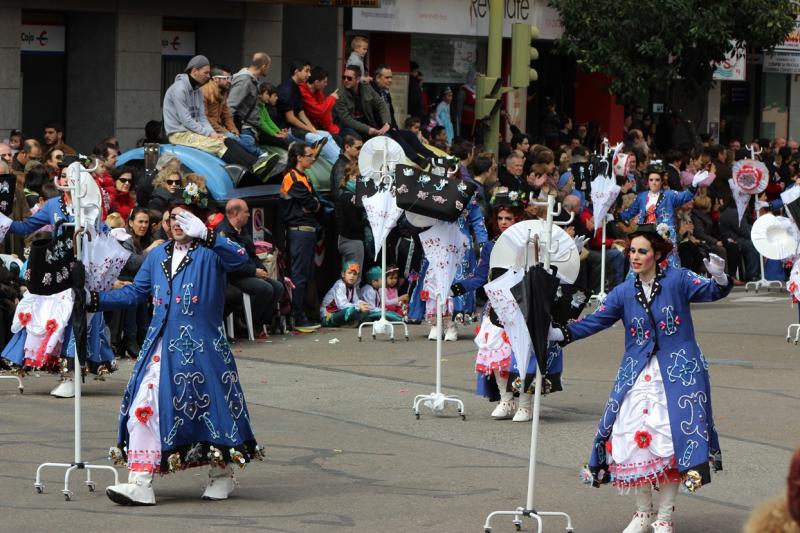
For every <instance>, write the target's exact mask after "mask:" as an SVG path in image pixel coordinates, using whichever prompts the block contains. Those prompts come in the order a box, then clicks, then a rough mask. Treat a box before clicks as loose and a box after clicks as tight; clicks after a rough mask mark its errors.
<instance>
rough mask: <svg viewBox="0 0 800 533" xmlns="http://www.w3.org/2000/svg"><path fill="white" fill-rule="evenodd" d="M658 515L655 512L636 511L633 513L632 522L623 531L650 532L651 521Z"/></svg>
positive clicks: (629, 532) (631, 532)
mask: <svg viewBox="0 0 800 533" xmlns="http://www.w3.org/2000/svg"><path fill="white" fill-rule="evenodd" d="M655 517H656V514H655V513H653V512H649V513H648V512H644V511H636V512H635V513H633V518H631V523H630V524H628V527H626V528H625V529H624V530H623V531H622V533H650V523H651V522H652V521H653V519H654V518H655Z"/></svg>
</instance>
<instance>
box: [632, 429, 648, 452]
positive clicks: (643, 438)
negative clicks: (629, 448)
mask: <svg viewBox="0 0 800 533" xmlns="http://www.w3.org/2000/svg"><path fill="white" fill-rule="evenodd" d="M633 440H634V441H635V442H636V445H637V446H638V447H639V448H648V447H649V446H650V443H651V442H652V441H653V436H652V435H651V434H650V432H649V431H637V432H636V434H635V435H634V436H633Z"/></svg>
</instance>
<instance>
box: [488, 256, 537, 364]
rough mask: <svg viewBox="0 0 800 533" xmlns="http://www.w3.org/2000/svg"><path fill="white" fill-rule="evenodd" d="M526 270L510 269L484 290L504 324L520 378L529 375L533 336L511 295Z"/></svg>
mask: <svg viewBox="0 0 800 533" xmlns="http://www.w3.org/2000/svg"><path fill="white" fill-rule="evenodd" d="M524 277H525V270H524V269H523V268H521V267H512V268H509V269H508V270H507V271H506V272H505V273H504V274H503V275H502V276H500V277H498V278H496V279H493V280H492V281H490V282H489V283H487V284H486V285H484V287H483V289H484V290H485V291H486V296H487V297H488V298H489V302H490V303H491V304H492V309H494V312H495V313H496V314H497V318H499V319H500V322H502V324H503V329H504V330H505V332H506V335H508V341H509V344H511V349H512V350H513V351H514V360H515V361H516V363H517V369H518V370H519V375H520V376H526V375H527V374H528V360H529V358H530V353H531V346H532V343H531V335H530V333H529V332H528V325H527V322H526V320H525V315H524V314H523V313H522V309H520V307H519V304H518V303H517V300H516V299H515V298H514V295H513V294H512V293H511V288H512V287H514V286H515V285H518V284H519V283H521V282H522V279H523V278H524Z"/></svg>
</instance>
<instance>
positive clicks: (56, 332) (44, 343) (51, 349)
mask: <svg viewBox="0 0 800 533" xmlns="http://www.w3.org/2000/svg"><path fill="white" fill-rule="evenodd" d="M72 305H73V295H72V289H66V290H63V291H61V292H58V293H56V294H51V295H47V296H44V295H41V294H32V293H31V292H30V291H28V292H26V293H25V294H24V295H23V297H22V300H20V302H19V304H18V305H17V310H16V312H15V313H14V320H13V322H12V323H11V332H12V333H17V332H19V331H20V330H22V328H25V330H26V333H27V335H26V337H25V347H24V356H25V359H24V365H25V366H29V367H32V368H37V369H38V368H42V367H44V366H47V365H49V364H54V363H57V362H58V359H59V358H60V356H61V344H62V343H63V341H64V331H65V328H66V327H67V326H68V325H69V319H70V316H71V315H72Z"/></svg>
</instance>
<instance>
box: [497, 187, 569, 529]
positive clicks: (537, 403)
mask: <svg viewBox="0 0 800 533" xmlns="http://www.w3.org/2000/svg"><path fill="white" fill-rule="evenodd" d="M532 203H533V204H534V205H541V206H547V219H546V224H545V231H544V235H543V237H544V238H543V239H541V242H542V246H543V247H544V250H545V253H544V267H545V270H549V269H550V235H551V232H552V229H553V224H554V222H553V216H554V215H558V214H560V213H561V205H559V206H558V211H555V210H554V206H555V199H554V198H553V197H552V196H550V195H548V196H547V202H532ZM570 221H571V218H570ZM570 221H567V222H565V223H563V224H568V223H569V222H570ZM534 242H535V243H538V242H539V240H538V239H535V240H534ZM538 250H539V246H534V254H535V255H538ZM538 259H539V258H538V257H534V261H535V262H536V263H538ZM525 266H526V268H527V265H525ZM542 373H543V372H542V371H541V369H540V368H538V366H537V368H536V376H535V378H534V392H533V419H532V421H531V449H530V463H529V464H528V496H527V499H526V500H525V507H517V508H516V510H514V511H493V512H491V513H489V515H488V516H487V517H486V522H484V524H483V530H484V531H485V532H486V533H491V531H492V526H491V522H492V518H494V517H495V516H499V515H504V516H513V517H514V519H513V522H512V523H513V524H514V526H515V527H516V529H517V531H520V530H521V529H522V517H523V516H524V517H528V518H532V519H534V520H536V531H537V532H538V533H542V517H543V516H563V517H564V518H566V520H567V526H566V531H567V533H571V532H572V531H574V529H573V527H572V518H571V517H570V516H569V515H568V514H567V513H564V512H561V511H537V510H536V509H535V508H534V489H535V485H536V443H537V440H538V438H539V414H540V412H541V409H542Z"/></svg>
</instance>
